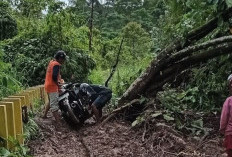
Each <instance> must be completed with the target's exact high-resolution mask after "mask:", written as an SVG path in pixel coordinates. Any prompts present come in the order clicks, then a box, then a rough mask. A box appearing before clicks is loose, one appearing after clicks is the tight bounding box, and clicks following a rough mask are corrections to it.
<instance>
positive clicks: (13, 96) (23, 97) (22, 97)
mask: <svg viewBox="0 0 232 157" xmlns="http://www.w3.org/2000/svg"><path fill="white" fill-rule="evenodd" d="M8 98H19V99H20V100H21V106H27V105H26V97H25V96H21V95H20V96H19V95H11V96H8Z"/></svg>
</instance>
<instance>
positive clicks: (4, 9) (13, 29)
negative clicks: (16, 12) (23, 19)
mask: <svg viewBox="0 0 232 157" xmlns="http://www.w3.org/2000/svg"><path fill="white" fill-rule="evenodd" d="M16 34H17V23H16V21H15V19H13V18H12V16H11V15H10V6H9V4H8V3H7V2H4V1H1V2H0V41H1V40H4V39H9V38H12V37H14V36H15V35H16Z"/></svg>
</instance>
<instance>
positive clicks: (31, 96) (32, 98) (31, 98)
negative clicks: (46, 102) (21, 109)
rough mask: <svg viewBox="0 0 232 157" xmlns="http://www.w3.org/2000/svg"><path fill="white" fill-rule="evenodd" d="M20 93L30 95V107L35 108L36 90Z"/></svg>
mask: <svg viewBox="0 0 232 157" xmlns="http://www.w3.org/2000/svg"><path fill="white" fill-rule="evenodd" d="M20 94H27V95H28V96H29V107H30V108H31V109H33V101H34V92H33V91H31V90H24V91H22V92H21V93H20Z"/></svg>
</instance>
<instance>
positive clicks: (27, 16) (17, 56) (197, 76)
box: [0, 0, 232, 111]
mask: <svg viewBox="0 0 232 157" xmlns="http://www.w3.org/2000/svg"><path fill="white" fill-rule="evenodd" d="M92 6H93V7H92ZM230 6H231V1H230V0H226V1H224V0H205V1H202V0H156V1H154V0H105V1H98V0H92V1H86V0H69V1H66V2H64V1H58V0H1V1H0V65H1V66H0V67H1V68H0V87H1V88H0V97H4V96H7V95H9V94H12V93H14V92H16V91H18V90H19V89H22V88H25V87H28V86H33V85H38V84H43V82H44V77H45V70H46V66H47V64H48V61H49V60H50V59H51V58H52V57H53V55H54V53H55V52H56V51H57V50H61V49H62V50H64V51H65V52H67V55H68V56H69V59H68V61H67V62H66V63H65V65H64V66H63V67H62V76H63V78H64V80H65V81H66V82H90V83H95V84H104V82H105V81H106V79H107V78H108V76H109V75H110V72H111V70H112V66H113V65H114V64H115V62H117V59H116V58H117V55H118V53H119V48H120V43H121V42H122V41H123V42H122V49H121V51H120V54H119V63H118V66H117V67H116V71H115V73H114V75H113V78H112V79H111V80H110V82H109V87H110V88H112V90H113V92H114V97H115V99H114V100H115V101H114V102H115V103H117V101H116V100H117V99H116V98H117V97H120V96H121V95H122V94H123V92H125V90H126V89H127V88H128V87H129V86H130V84H131V83H132V82H133V81H134V80H135V79H136V78H137V77H138V76H139V75H140V74H141V72H142V71H143V70H144V69H145V68H146V67H147V66H149V64H150V62H151V60H152V59H153V58H155V57H156V56H157V55H158V54H159V53H160V52H161V50H162V49H163V48H165V47H166V46H167V45H169V44H170V43H171V42H173V41H174V40H175V39H178V38H182V37H183V36H184V35H186V33H187V32H190V31H192V30H194V29H196V28H198V27H199V26H201V25H203V24H205V23H206V22H208V21H209V20H211V19H212V18H214V17H217V16H218V14H219V13H220V12H222V11H224V10H225V9H227V8H228V7H230ZM91 11H93V12H91ZM91 13H92V14H91ZM91 15H92V16H91ZM231 24H232V20H229V22H224V21H223V20H219V23H218V25H219V27H217V28H216V29H215V30H214V31H213V33H211V34H209V35H207V36H206V37H205V38H203V39H201V40H200V41H199V43H201V42H204V41H207V40H210V39H214V38H217V37H221V36H225V35H229V34H230V31H229V29H230V26H231ZM91 28H92V29H91ZM90 37H91V39H92V40H91V42H89V39H90ZM90 43H91V45H90ZM190 71H191V73H190V75H189V76H188V77H186V81H183V83H182V84H181V86H179V87H178V88H171V87H170V86H169V85H168V84H167V85H166V86H165V91H164V92H161V93H159V94H158V96H159V100H160V102H161V103H163V104H164V105H165V106H166V107H167V108H169V109H170V110H175V111H179V110H183V109H186V108H191V109H197V110H199V111H218V110H219V109H220V108H221V105H222V102H223V101H224V100H225V98H226V97H227V96H228V90H227V82H226V81H227V80H226V79H227V76H228V75H229V74H230V73H231V55H230V54H229V55H224V56H220V57H217V58H214V59H212V60H210V61H208V62H207V63H206V64H202V65H201V66H200V68H199V67H197V68H194V67H193V68H190ZM170 106H172V107H170ZM173 106H174V107H173Z"/></svg>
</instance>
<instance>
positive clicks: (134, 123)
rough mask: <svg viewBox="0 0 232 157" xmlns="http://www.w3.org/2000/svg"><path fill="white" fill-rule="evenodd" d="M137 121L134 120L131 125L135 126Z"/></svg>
mask: <svg viewBox="0 0 232 157" xmlns="http://www.w3.org/2000/svg"><path fill="white" fill-rule="evenodd" d="M138 123H139V122H138V120H135V121H134V122H133V123H132V124H131V125H132V127H134V126H136V125H137V124H138Z"/></svg>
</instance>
